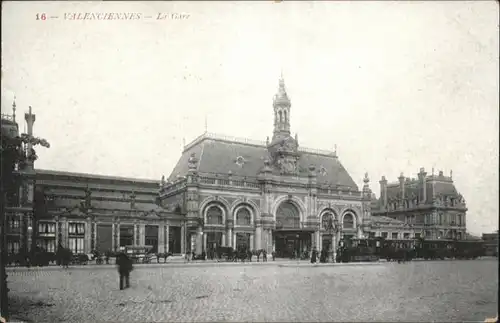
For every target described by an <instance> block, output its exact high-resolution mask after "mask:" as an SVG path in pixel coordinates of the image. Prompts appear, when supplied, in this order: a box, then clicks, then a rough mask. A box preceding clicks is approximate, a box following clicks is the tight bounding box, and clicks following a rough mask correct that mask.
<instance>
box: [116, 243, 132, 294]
mask: <svg viewBox="0 0 500 323" xmlns="http://www.w3.org/2000/svg"><path fill="white" fill-rule="evenodd" d="M116 264H117V265H118V273H119V274H120V290H123V288H124V286H123V285H124V283H125V288H129V287H130V272H131V271H132V260H131V259H130V258H129V256H128V255H127V254H126V253H125V250H124V249H121V250H120V253H119V254H118V255H117V257H116Z"/></svg>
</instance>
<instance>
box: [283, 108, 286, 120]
mask: <svg viewBox="0 0 500 323" xmlns="http://www.w3.org/2000/svg"><path fill="white" fill-rule="evenodd" d="M283 119H284V120H283V121H284V122H285V123H286V122H287V115H286V110H285V111H283Z"/></svg>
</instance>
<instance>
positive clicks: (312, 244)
mask: <svg viewBox="0 0 500 323" xmlns="http://www.w3.org/2000/svg"><path fill="white" fill-rule="evenodd" d="M314 233H315V232H311V247H312V249H314V248H316V250H317V249H318V242H317V241H316V235H315V234H314ZM311 251H312V250H311Z"/></svg>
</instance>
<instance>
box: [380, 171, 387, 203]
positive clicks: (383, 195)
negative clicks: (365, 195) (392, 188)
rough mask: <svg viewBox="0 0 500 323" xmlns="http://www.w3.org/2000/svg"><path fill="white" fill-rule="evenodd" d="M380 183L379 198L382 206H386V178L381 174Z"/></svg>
mask: <svg viewBox="0 0 500 323" xmlns="http://www.w3.org/2000/svg"><path fill="white" fill-rule="evenodd" d="M379 183H380V200H381V201H382V206H383V207H384V208H385V207H387V180H386V179H385V176H382V179H381V180H380V181H379Z"/></svg>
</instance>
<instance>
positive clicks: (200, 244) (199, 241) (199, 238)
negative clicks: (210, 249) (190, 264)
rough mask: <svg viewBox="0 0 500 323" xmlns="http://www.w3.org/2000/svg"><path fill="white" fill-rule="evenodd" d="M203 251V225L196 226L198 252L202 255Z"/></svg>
mask: <svg viewBox="0 0 500 323" xmlns="http://www.w3.org/2000/svg"><path fill="white" fill-rule="evenodd" d="M202 252H203V232H202V230H201V226H199V227H197V228H196V254H197V255H200V254H201V253H202Z"/></svg>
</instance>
